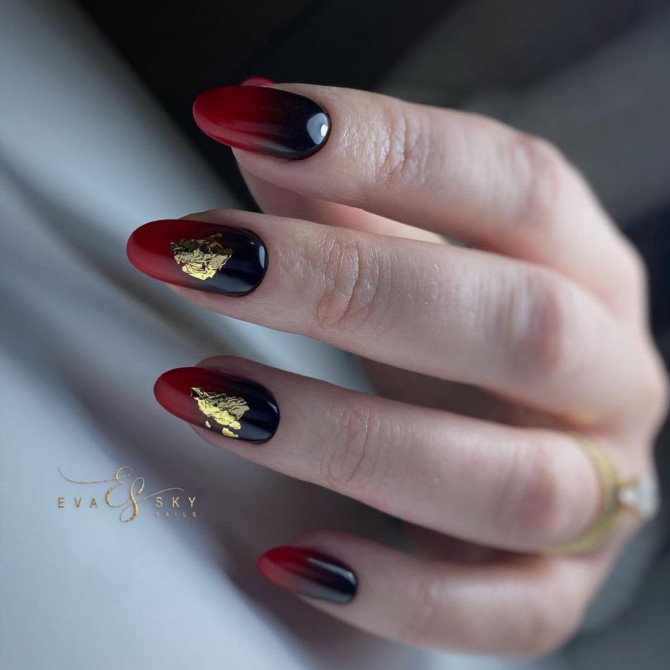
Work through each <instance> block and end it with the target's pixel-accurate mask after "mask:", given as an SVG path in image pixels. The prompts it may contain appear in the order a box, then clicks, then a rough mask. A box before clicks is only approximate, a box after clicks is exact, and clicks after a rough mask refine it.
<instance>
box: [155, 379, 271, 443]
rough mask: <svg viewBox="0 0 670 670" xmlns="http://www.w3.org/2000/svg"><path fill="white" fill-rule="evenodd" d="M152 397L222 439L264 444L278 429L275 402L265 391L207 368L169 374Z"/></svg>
mask: <svg viewBox="0 0 670 670" xmlns="http://www.w3.org/2000/svg"><path fill="white" fill-rule="evenodd" d="M154 394H155V396H156V400H158V402H159V403H160V404H161V405H163V407H165V409H166V410H168V412H171V413H172V414H174V415H175V416H178V417H179V418H180V419H183V420H184V421H188V422H189V423H191V424H193V425H194V426H200V427H202V428H207V429H208V430H211V431H212V432H214V433H218V434H219V435H223V436H224V437H232V438H235V439H239V440H245V441H246V442H266V441H267V440H269V439H270V438H271V437H272V436H273V435H274V434H275V431H276V430H277V426H278V425H279V408H278V407H277V401H276V400H275V399H274V398H273V397H272V395H271V394H270V392H269V391H267V389H265V388H263V387H262V386H260V385H259V384H256V383H254V382H250V381H248V380H246V379H241V378H240V377H235V376H233V375H229V374H226V373H224V372H221V371H219V370H214V369H211V368H198V367H194V368H176V369H175V370H169V371H168V372H165V373H163V374H162V375H161V376H160V377H159V378H158V380H157V381H156V384H155V386H154Z"/></svg>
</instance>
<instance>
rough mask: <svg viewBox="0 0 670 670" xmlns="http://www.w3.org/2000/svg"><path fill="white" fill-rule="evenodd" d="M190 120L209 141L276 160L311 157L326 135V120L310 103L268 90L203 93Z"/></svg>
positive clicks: (249, 88)
mask: <svg viewBox="0 0 670 670" xmlns="http://www.w3.org/2000/svg"><path fill="white" fill-rule="evenodd" d="M193 116H194V118H195V122H196V123H197V124H198V127H199V128H200V130H202V131H203V132H204V133H205V134H206V135H209V136H210V137H211V138H213V139H215V140H217V141H219V142H222V143H223V144H227V145H228V146H231V147H236V148H238V149H245V150H247V151H253V152H255V153H259V154H267V155H269V156H275V157H277V158H289V159H297V158H306V157H307V156H311V155H312V154H313V153H314V152H315V151H318V150H319V149H320V148H321V147H322V146H323V145H324V144H325V143H326V140H327V139H328V134H329V132H330V118H329V117H328V114H326V112H325V110H324V109H322V108H321V107H320V106H319V105H317V104H316V103H315V102H313V101H312V100H310V99H309V98H305V97H303V96H302V95H297V94H295V93H289V92H288V91H282V90H279V89H277V88H270V87H267V86H226V87H224V88H215V89H214V90H212V91H207V92H206V93H202V94H201V95H199V96H198V98H197V99H196V101H195V104H194V105H193Z"/></svg>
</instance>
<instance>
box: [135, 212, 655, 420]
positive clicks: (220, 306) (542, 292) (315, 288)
mask: <svg viewBox="0 0 670 670" xmlns="http://www.w3.org/2000/svg"><path fill="white" fill-rule="evenodd" d="M199 218H201V222H200V223H195V222H191V221H184V220H181V221H172V222H166V221H164V222H154V223H151V224H147V225H145V226H142V227H141V228H140V229H138V230H137V231H135V233H133V235H132V236H131V239H130V240H129V243H128V253H129V257H130V259H131V261H132V262H133V263H134V264H135V265H136V266H137V267H138V268H139V269H140V270H143V271H145V272H147V273H148V274H150V275H151V276H154V277H157V278H158V279H161V280H163V281H167V282H172V283H174V284H178V285H181V286H189V287H193V288H201V289H203V290H199V291H194V290H188V291H187V290H186V289H179V290H180V293H181V295H183V296H184V297H186V298H188V299H189V300H191V301H192V302H194V303H195V304H197V305H200V306H201V307H204V308H206V309H211V310H214V311H219V312H221V313H224V314H227V315H228V316H232V317H234V318H238V319H243V320H245V321H252V322H254V323H258V324H260V325H263V326H268V327H271V328H276V329H279V330H284V331H289V332H294V333H300V334H303V335H308V336H310V337H316V338H319V339H322V340H324V341H326V342H329V343H331V344H334V345H336V346H338V347H341V348H343V349H346V350H348V351H351V352H353V353H356V354H360V355H362V356H365V357H367V358H372V359H374V360H378V361H380V362H384V363H388V364H391V365H395V366H396V367H401V368H405V369H410V370H413V371H415V372H421V373H423V374H428V375H431V376H434V377H440V378H444V379H450V380H452V381H456V382H464V383H469V384H475V385H478V386H482V387H484V388H487V389H489V390H492V391H495V392H497V393H500V394H503V395H505V396H506V397H509V398H512V399H514V400H516V401H519V402H521V403H522V404H526V405H527V406H530V407H534V408H537V409H540V410H544V411H548V412H550V413H552V414H561V415H567V416H569V417H571V418H572V417H574V420H575V421H579V422H582V423H584V422H587V421H596V420H599V419H601V418H603V417H604V416H605V415H607V416H608V417H609V416H610V415H611V414H613V413H616V414H617V416H619V417H621V418H622V419H625V418H629V417H631V412H630V411H628V412H625V413H623V412H618V410H619V408H620V407H621V406H622V405H623V404H625V406H626V407H627V409H630V403H631V402H636V403H638V402H639V403H644V402H646V398H647V396H648V393H647V392H646V390H644V389H642V390H640V389H639V388H638V387H639V386H640V385H641V380H644V379H646V377H645V376H644V375H643V372H642V371H643V370H644V369H645V368H644V364H645V361H644V360H641V359H642V358H644V355H643V352H644V351H646V350H645V349H643V348H642V347H640V346H638V345H637V343H636V342H633V341H632V339H633V335H632V333H630V332H629V331H628V329H626V328H624V327H623V326H621V324H620V323H618V322H617V321H616V320H615V319H613V318H612V317H611V316H610V315H609V313H607V312H606V311H605V310H604V309H603V308H602V306H601V305H600V304H599V303H598V302H597V301H596V300H594V299H593V297H592V296H591V295H590V294H588V293H587V292H585V291H584V290H582V289H581V288H579V287H578V286H577V285H576V284H573V283H571V282H568V281H567V280H565V279H563V278H561V277H560V276H559V275H557V274H555V273H553V272H551V271H548V270H545V269H543V268H539V267H538V266H534V265H530V264H524V263H520V262H518V261H511V260H510V259H507V258H504V257H502V256H498V255H496V254H489V253H485V252H480V251H475V250H469V249H463V248H460V247H455V246H450V245H438V244H429V243H426V242H420V241H415V240H407V239H398V238H394V237H389V236H379V235H377V236H375V235H370V234H368V233H363V232H360V231H352V230H346V229H341V228H333V227H329V226H319V225H316V224H312V223H308V222H304V221H296V220H290V219H274V218H272V217H268V216H266V215H260V214H249V213H242V212H227V213H222V212H218V213H217V212H214V213H212V214H211V215H209V216H208V217H207V221H216V222H217V223H228V224H230V223H234V224H235V225H236V226H237V227H236V228H235V229H232V228H229V227H225V228H223V227H217V226H216V225H212V224H210V223H207V222H203V221H202V220H203V219H205V217H204V216H200V217H199ZM239 226H244V227H245V228H246V229H249V230H251V231H254V232H253V233H250V232H245V231H244V229H242V228H240V227H239ZM211 235H215V236H216V235H219V236H222V237H218V238H216V239H217V240H221V242H220V245H219V246H220V250H221V252H222V255H215V258H216V260H217V261H218V260H223V259H226V258H228V260H227V261H226V263H225V265H224V266H223V267H221V268H220V272H218V271H212V275H213V276H211V277H209V275H208V276H207V277H205V279H203V278H202V275H200V274H199V271H198V268H197V267H195V270H196V272H195V274H196V276H195V277H193V276H192V274H193V271H192V270H190V269H189V268H191V267H192V263H188V262H185V261H188V260H189V258H191V256H189V254H191V255H192V254H193V253H196V252H197V254H200V253H201V250H200V247H199V246H198V245H200V244H201V243H202V242H203V240H206V239H210V238H209V237H208V236H211ZM211 239H214V238H211ZM245 240H246V241H245ZM249 240H251V241H249ZM261 240H262V242H261ZM183 243H185V244H186V245H187V246H188V245H191V246H192V247H193V249H194V250H195V251H193V250H192V251H190V252H187V251H185V252H184V254H183V255H184V257H183V258H182V255H180V256H179V257H177V256H174V253H175V252H174V249H175V248H177V249H181V246H179V245H182V244H183ZM196 243H197V244H196ZM194 244H195V247H194V246H193V245H194ZM174 245H176V246H174ZM261 248H262V249H263V253H262V255H263V262H262V263H261V262H260V261H259V253H260V250H261ZM210 252H211V249H210ZM223 252H226V253H225V254H223ZM179 253H181V252H179ZM175 259H177V260H179V261H184V263H182V264H181V265H180V264H179V262H177V263H176V262H175ZM191 260H192V258H191ZM196 260H197V259H196ZM198 262H202V259H201V258H200V260H199V261H198ZM196 265H197V263H196ZM217 267H218V266H217ZM250 268H251V269H250ZM214 270H216V268H214ZM189 272H191V275H189ZM263 272H264V273H265V274H264V275H263ZM251 275H253V277H255V279H253V277H251ZM241 278H244V279H245V282H242V285H241V286H239V284H240V280H241ZM261 280H262V281H261ZM258 282H260V284H259V283H258ZM243 289H244V290H246V291H249V290H252V289H253V293H251V294H250V295H248V296H247V297H246V298H244V299H238V298H233V297H231V296H230V295H219V294H217V293H214V292H216V291H224V292H225V293H238V294H239V292H240V291H242V292H243ZM621 351H626V352H627V356H626V357H624V358H623V359H622V357H621V355H620V352H621Z"/></svg>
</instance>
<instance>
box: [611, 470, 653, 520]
mask: <svg viewBox="0 0 670 670" xmlns="http://www.w3.org/2000/svg"><path fill="white" fill-rule="evenodd" d="M617 501H618V503H619V504H620V505H621V506H622V507H626V508H627V509H629V510H631V511H633V512H635V513H636V514H637V515H638V516H640V517H641V518H642V519H651V517H653V516H654V515H655V514H656V512H658V508H659V505H660V497H659V492H658V483H657V481H656V479H655V478H654V477H651V476H648V477H644V478H643V479H641V480H640V481H635V482H630V483H626V484H622V485H621V486H620V488H619V490H618V492H617Z"/></svg>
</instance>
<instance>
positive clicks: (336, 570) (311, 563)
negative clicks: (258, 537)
mask: <svg viewBox="0 0 670 670" xmlns="http://www.w3.org/2000/svg"><path fill="white" fill-rule="evenodd" d="M258 569H259V570H260V572H261V574H262V575H263V576H264V577H265V578H266V579H269V580H270V581H271V582H273V583H275V584H277V586H281V587H282V588H284V589H286V590H288V591H292V592H293V593H297V594H298V595H301V596H308V597H309V598H318V599H320V600H327V601H328V602H331V603H348V602H349V601H350V600H351V599H352V598H353V597H354V596H355V595H356V588H357V586H358V580H357V579H356V575H355V574H354V573H353V572H352V570H351V569H350V568H349V567H347V566H346V565H344V563H341V562H340V561H337V560H335V559H334V558H331V557H330V556H326V555H325V554H322V553H321V552H319V551H315V550H314V549H306V548H304V547H276V548H275V549H270V551H266V552H265V553H264V554H263V555H262V556H261V557H260V558H259V559H258Z"/></svg>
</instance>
